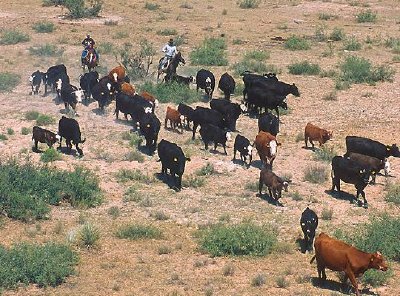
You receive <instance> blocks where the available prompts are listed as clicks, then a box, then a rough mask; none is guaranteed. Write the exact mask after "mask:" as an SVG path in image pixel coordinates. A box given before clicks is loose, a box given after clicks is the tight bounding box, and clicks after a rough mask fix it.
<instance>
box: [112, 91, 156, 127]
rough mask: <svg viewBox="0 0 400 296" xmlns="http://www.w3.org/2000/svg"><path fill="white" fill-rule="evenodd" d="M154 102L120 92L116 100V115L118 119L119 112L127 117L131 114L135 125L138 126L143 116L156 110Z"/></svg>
mask: <svg viewBox="0 0 400 296" xmlns="http://www.w3.org/2000/svg"><path fill="white" fill-rule="evenodd" d="M153 108H154V105H153V103H152V102H149V101H147V100H146V99H145V98H143V97H141V96H139V95H134V96H130V95H127V94H125V93H122V92H120V93H118V94H117V96H116V101H115V116H116V118H117V119H118V115H119V112H120V111H121V112H122V113H124V116H125V119H128V117H127V115H128V114H129V115H130V116H131V118H132V120H133V125H134V126H136V125H137V124H138V123H139V122H140V120H141V118H142V117H143V116H144V114H146V113H152V112H153V111H152V110H154V109H153Z"/></svg>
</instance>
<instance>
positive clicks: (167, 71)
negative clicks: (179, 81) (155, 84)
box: [157, 51, 185, 81]
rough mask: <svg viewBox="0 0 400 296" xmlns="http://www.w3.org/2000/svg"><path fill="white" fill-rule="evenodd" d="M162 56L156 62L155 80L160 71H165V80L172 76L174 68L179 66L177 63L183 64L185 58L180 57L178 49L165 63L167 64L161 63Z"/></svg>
mask: <svg viewBox="0 0 400 296" xmlns="http://www.w3.org/2000/svg"><path fill="white" fill-rule="evenodd" d="M163 59H164V58H161V59H160V61H159V64H158V72H157V73H158V74H157V81H158V79H159V77H160V75H161V74H162V73H165V74H166V75H165V81H167V79H168V78H167V77H172V75H174V74H176V68H177V67H178V66H179V63H182V64H183V65H184V64H185V59H184V58H183V57H182V54H181V52H180V51H178V53H177V54H176V55H175V56H174V57H173V58H172V59H171V60H170V61H168V63H167V66H164V65H163V64H162V61H163Z"/></svg>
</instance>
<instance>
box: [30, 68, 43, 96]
mask: <svg viewBox="0 0 400 296" xmlns="http://www.w3.org/2000/svg"><path fill="white" fill-rule="evenodd" d="M45 77H46V73H43V72H40V71H39V70H36V71H35V72H33V73H32V75H31V76H30V77H29V82H30V83H31V87H32V92H31V93H30V94H31V95H37V94H39V88H40V84H41V83H42V81H44V80H45Z"/></svg>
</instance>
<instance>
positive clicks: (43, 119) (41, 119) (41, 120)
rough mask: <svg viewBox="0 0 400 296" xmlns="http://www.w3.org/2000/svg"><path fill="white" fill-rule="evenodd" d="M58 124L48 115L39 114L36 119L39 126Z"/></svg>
mask: <svg viewBox="0 0 400 296" xmlns="http://www.w3.org/2000/svg"><path fill="white" fill-rule="evenodd" d="M55 122H56V119H55V118H54V117H53V116H50V115H46V114H39V116H38V117H37V118H36V124H37V125H50V124H53V123H55Z"/></svg>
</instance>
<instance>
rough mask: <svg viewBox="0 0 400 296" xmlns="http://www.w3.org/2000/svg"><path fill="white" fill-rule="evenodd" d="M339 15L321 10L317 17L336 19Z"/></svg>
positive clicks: (323, 19) (326, 19)
mask: <svg viewBox="0 0 400 296" xmlns="http://www.w3.org/2000/svg"><path fill="white" fill-rule="evenodd" d="M338 18H339V17H338V16H337V15H335V14H331V13H326V12H321V13H319V14H318V19H319V20H322V21H329V20H336V19H338Z"/></svg>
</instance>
